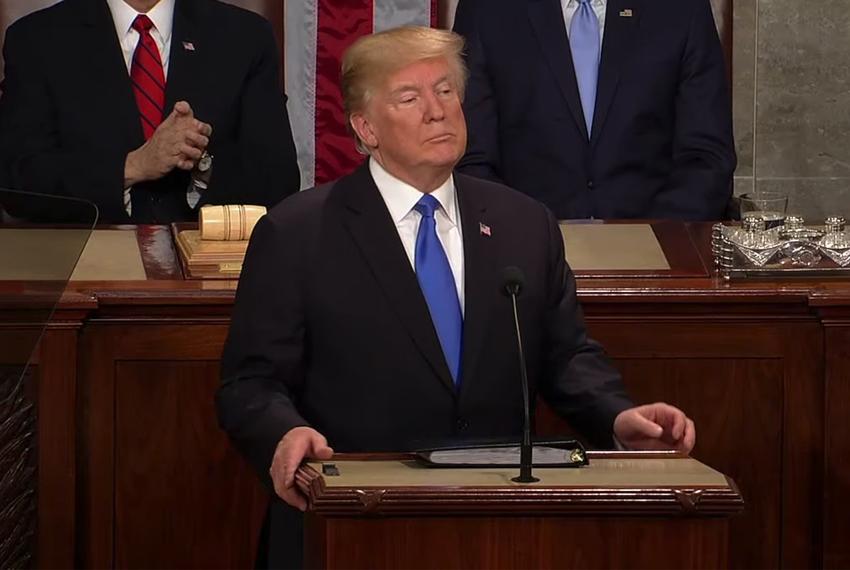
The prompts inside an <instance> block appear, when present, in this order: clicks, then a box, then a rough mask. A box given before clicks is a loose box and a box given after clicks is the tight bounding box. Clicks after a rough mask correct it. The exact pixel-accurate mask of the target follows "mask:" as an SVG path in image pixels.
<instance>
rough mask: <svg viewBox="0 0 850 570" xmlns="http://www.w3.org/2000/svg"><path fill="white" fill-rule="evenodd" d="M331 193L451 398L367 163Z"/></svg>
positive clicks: (420, 300) (415, 286)
mask: <svg viewBox="0 0 850 570" xmlns="http://www.w3.org/2000/svg"><path fill="white" fill-rule="evenodd" d="M337 185H338V188H337V189H336V190H335V191H336V192H339V193H340V194H341V195H342V196H344V197H345V198H344V199H345V201H346V207H347V211H346V212H345V217H344V220H345V224H346V226H347V228H348V230H349V232H350V233H351V235H352V237H353V238H354V241H355V243H356V244H357V246H358V247H359V248H360V250H361V251H362V252H363V257H364V258H365V259H366V262H367V263H368V264H369V268H370V269H371V271H372V274H373V275H374V276H375V279H376V280H377V282H378V285H379V286H380V288H381V290H382V291H383V293H384V295H385V296H386V298H387V301H388V302H389V304H390V307H391V308H392V309H393V311H395V313H396V314H397V315H398V316H399V319H400V320H401V322H402V324H403V325H404V327H405V328H406V329H407V331H408V333H409V334H410V336H411V337H412V338H413V341H414V343H415V344H416V346H417V347H418V348H419V350H420V351H421V352H422V354H423V356H424V357H425V359H426V360H427V361H428V364H429V365H430V366H431V368H432V369H433V371H434V373H435V374H436V375H437V376H438V377H439V378H440V380H441V381H442V383H443V384H444V385H445V386H446V387H447V388H448V389H449V390H451V391H452V392H453V393H454V391H455V387H454V380H453V379H452V376H451V373H450V372H449V367H448V365H447V364H446V359H445V356H444V355H443V349H442V347H441V346H440V341H439V339H438V338H437V333H436V331H435V330H434V325H433V324H432V323H431V314H430V312H429V311H428V305H427V303H426V302H425V297H424V296H423V295H422V290H421V289H420V288H419V282H418V281H417V280H416V274H415V273H414V271H413V268H412V267H411V266H410V260H409V259H408V257H407V254H406V253H405V251H404V246H402V244H401V240H400V239H399V237H398V231H397V230H396V227H395V224H394V223H393V221H392V219H391V218H390V214H389V211H388V210H387V207H386V205H385V204H384V201H383V199H382V198H381V194H380V192H379V191H378V187H377V186H376V185H375V182H374V180H372V176H371V174H370V173H369V167H368V163H366V164H364V165H363V166H361V167H360V168H358V169H357V170H356V171H355V172H354V174H352V175H351V176H347V177H345V178H343V179H341V180H340V181H339V182H337Z"/></svg>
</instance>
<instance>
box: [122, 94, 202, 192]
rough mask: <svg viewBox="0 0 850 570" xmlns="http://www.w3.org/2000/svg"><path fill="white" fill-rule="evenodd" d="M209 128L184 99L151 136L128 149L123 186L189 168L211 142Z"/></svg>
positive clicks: (127, 186) (190, 168) (192, 166)
mask: <svg viewBox="0 0 850 570" xmlns="http://www.w3.org/2000/svg"><path fill="white" fill-rule="evenodd" d="M211 134H212V127H211V126H210V125H208V124H207V123H204V122H202V121H199V120H197V119H196V118H195V115H194V113H193V111H192V107H190V106H189V104H188V103H187V102H186V101H178V102H177V103H176V104H175V105H174V110H173V111H171V114H170V115H168V117H166V119H165V120H164V121H163V122H162V123H160V125H159V126H158V127H157V129H156V130H155V131H154V133H153V136H151V138H150V139H149V140H147V141H146V142H145V144H143V145H142V146H141V147H139V148H137V149H136V150H134V151H132V152H130V153H129V154H128V155H127V160H126V161H125V163H124V188H129V187H130V186H133V185H134V184H138V183H139V182H144V181H146V180H158V179H160V178H162V177H163V176H165V175H166V174H168V173H169V172H171V171H172V170H174V169H175V168H180V169H182V170H192V168H194V166H195V164H196V163H197V161H198V160H199V159H200V158H201V155H202V154H203V152H204V150H205V149H206V148H207V145H208V144H209V142H210V139H209V136H210V135H211Z"/></svg>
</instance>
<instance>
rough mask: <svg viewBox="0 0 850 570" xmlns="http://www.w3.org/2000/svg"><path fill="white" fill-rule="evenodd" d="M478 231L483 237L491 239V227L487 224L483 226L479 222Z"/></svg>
mask: <svg viewBox="0 0 850 570" xmlns="http://www.w3.org/2000/svg"><path fill="white" fill-rule="evenodd" d="M478 231H480V232H481V235H482V236H487V237H490V226H488V225H487V224H482V223H481V222H478Z"/></svg>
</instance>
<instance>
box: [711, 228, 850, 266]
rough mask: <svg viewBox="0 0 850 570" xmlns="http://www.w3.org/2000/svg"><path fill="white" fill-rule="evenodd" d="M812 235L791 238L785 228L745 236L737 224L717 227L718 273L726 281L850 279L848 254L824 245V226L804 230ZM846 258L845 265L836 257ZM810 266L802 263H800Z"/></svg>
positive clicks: (714, 247) (714, 233)
mask: <svg viewBox="0 0 850 570" xmlns="http://www.w3.org/2000/svg"><path fill="white" fill-rule="evenodd" d="M805 229H808V230H811V233H812V234H813V235H811V236H806V237H802V238H800V237H796V238H789V237H788V236H787V235H783V232H782V230H783V228H781V227H780V228H775V229H773V230H766V231H760V232H757V233H755V234H746V235H745V231H744V230H742V229H741V227H740V225H738V224H724V223H719V224H715V225H714V226H713V227H712V232H711V251H712V255H713V257H714V265H715V268H716V270H717V274H718V275H719V276H721V277H723V278H724V279H728V280H731V279H745V278H753V277H763V278H764V277H774V278H814V277H821V278H823V277H838V278H840V277H850V263H848V259H847V258H848V256H850V254H848V253H847V252H846V251H844V252H842V251H841V250H835V249H831V248H828V247H825V246H823V245H821V244H820V243H819V242H820V241H821V239H822V236H823V235H824V228H823V227H817V226H816V227H809V228H805ZM842 254H843V255H844V259H840V261H843V262H844V265H843V266H842V265H841V264H840V263H839V262H836V261H835V260H834V259H833V257H837V258H840V257H841V256H842ZM801 259H802V260H805V261H807V262H808V263H805V264H804V263H803V262H802V261H800V260H801Z"/></svg>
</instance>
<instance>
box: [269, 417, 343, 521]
mask: <svg viewBox="0 0 850 570" xmlns="http://www.w3.org/2000/svg"><path fill="white" fill-rule="evenodd" d="M333 453H334V451H333V449H331V448H330V447H328V440H326V439H325V436H323V435H322V434H320V433H319V432H317V431H316V430H314V429H313V428H310V427H306V426H302V427H297V428H292V429H291V430H289V431H288V432H286V435H284V436H283V438H281V440H280V441H279V442H278V444H277V449H275V452H274V458H273V459H272V466H271V468H270V469H269V475H271V478H272V482H273V483H274V490H275V493H277V495H278V496H279V497H280V498H281V499H283V500H284V501H285V502H286V503H287V504H288V505H292V506H293V507H295V508H296V509H300V510H302V511H304V510H306V509H307V499H306V498H305V497H304V495H302V494H301V492H300V491H299V490H298V487H296V485H295V472H296V471H297V470H298V467H300V466H301V462H302V461H303V460H304V459H319V460H327V459H330V458H331V457H333Z"/></svg>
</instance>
